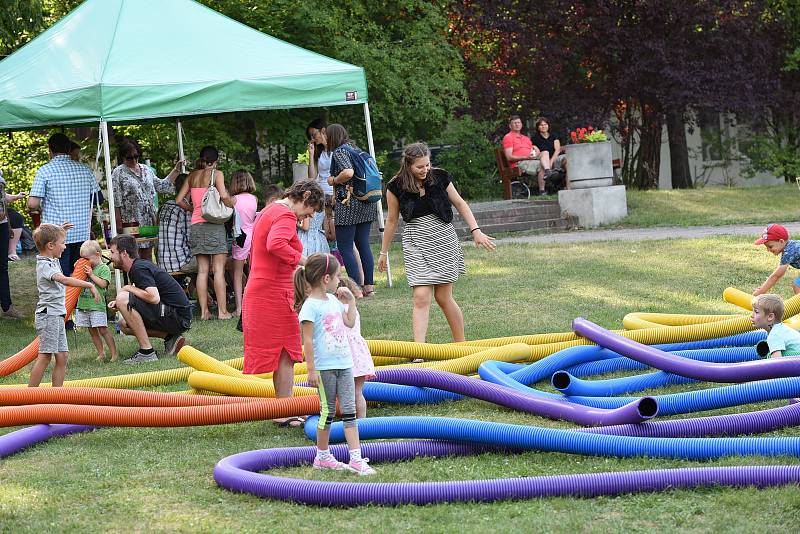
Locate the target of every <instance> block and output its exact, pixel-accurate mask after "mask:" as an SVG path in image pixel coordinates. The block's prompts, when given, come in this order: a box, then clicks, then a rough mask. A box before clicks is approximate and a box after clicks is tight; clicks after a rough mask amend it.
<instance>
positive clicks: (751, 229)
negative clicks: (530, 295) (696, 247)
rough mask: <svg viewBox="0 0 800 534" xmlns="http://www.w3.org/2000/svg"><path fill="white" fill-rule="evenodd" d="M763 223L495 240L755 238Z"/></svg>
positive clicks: (792, 229) (794, 231)
mask: <svg viewBox="0 0 800 534" xmlns="http://www.w3.org/2000/svg"><path fill="white" fill-rule="evenodd" d="M765 226H766V224H733V225H729V226H658V227H652V228H622V229H616V230H575V231H572V232H555V233H552V234H537V235H528V236H519V237H504V238H502V239H498V240H497V243H498V244H511V243H578V242H583V241H641V240H645V239H673V238H681V239H687V238H688V239H691V238H703V237H714V236H720V235H740V236H749V237H751V238H752V239H753V241H755V240H756V239H758V236H759V234H761V232H763V231H764V227H765ZM784 226H786V229H787V230H789V237H790V238H791V237H792V236H793V235H800V222H794V223H786V224H785V225H784Z"/></svg>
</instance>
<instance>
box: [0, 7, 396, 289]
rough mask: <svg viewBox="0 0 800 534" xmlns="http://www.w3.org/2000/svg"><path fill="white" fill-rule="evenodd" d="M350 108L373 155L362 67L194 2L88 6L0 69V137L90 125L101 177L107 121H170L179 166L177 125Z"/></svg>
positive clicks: (110, 199)
mask: <svg viewBox="0 0 800 534" xmlns="http://www.w3.org/2000/svg"><path fill="white" fill-rule="evenodd" d="M356 104H361V105H363V108H364V120H365V122H366V126H367V142H368V148H369V151H370V153H372V154H373V156H374V154H375V149H374V143H373V139H372V125H371V122H370V116H369V104H368V103H367V83H366V78H365V75H364V69H363V68H362V67H357V66H354V65H350V64H348V63H343V62H341V61H337V60H334V59H331V58H328V57H325V56H322V55H320V54H316V53H314V52H309V51H308V50H304V49H302V48H300V47H297V46H295V45H292V44H290V43H286V42H284V41H281V40H279V39H275V38H274V37H270V36H269V35H265V34H263V33H261V32H258V31H256V30H254V29H253V28H250V27H248V26H245V25H243V24H241V23H239V22H236V21H234V20H232V19H230V18H228V17H226V16H224V15H222V14H220V13H217V12H216V11H213V10H212V9H210V8H207V7H205V6H203V5H201V4H199V3H197V2H194V1H193V0H86V1H85V2H84V3H83V4H81V5H80V6H79V7H78V8H76V9H75V10H73V11H72V12H71V13H69V14H68V15H67V16H66V17H64V18H63V19H61V20H60V21H58V22H57V23H56V24H55V25H53V26H52V27H50V28H49V29H48V30H46V31H45V32H43V33H42V34H41V35H39V36H38V37H36V38H35V39H34V40H32V41H31V42H30V43H28V44H27V45H25V46H24V47H22V48H20V49H19V50H17V51H16V52H14V53H13V54H11V55H10V56H8V57H7V58H6V59H4V60H3V61H0V131H10V130H24V129H34V128H42V127H52V126H80V125H94V124H99V126H100V135H101V142H102V145H103V151H104V157H105V171H106V176H107V177H110V176H111V157H110V153H109V143H108V124H109V123H112V124H114V123H133V122H138V121H142V120H146V119H167V118H169V119H178V122H177V128H178V136H177V137H178V143H179V152H180V156H181V158H182V157H183V154H182V151H183V150H182V149H183V147H182V135H181V126H180V118H181V117H187V116H195V115H211V114H216V113H228V112H233V111H250V110H265V109H286V108H307V107H322V106H339V105H356ZM107 182H108V186H109V187H108V202H109V210H110V211H111V212H112V213H113V210H114V196H113V189H112V187H111V184H110V179H108V180H107ZM378 208H379V225H380V229H381V231H383V213H382V210H381V208H380V204H379V205H378ZM111 221H112V223H111V226H112V228H111V230H112V234H113V235H116V222H115V221H114V218H113V217H112V218H111ZM389 279H390V280H391V276H390V277H389Z"/></svg>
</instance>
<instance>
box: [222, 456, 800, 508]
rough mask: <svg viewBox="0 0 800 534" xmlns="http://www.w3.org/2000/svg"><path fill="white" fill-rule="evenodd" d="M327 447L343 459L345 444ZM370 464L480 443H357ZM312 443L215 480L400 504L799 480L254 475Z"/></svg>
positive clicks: (246, 459)
mask: <svg viewBox="0 0 800 534" xmlns="http://www.w3.org/2000/svg"><path fill="white" fill-rule="evenodd" d="M330 450H331V452H332V453H333V454H334V455H335V456H336V457H337V458H338V459H339V460H346V456H347V446H345V445H335V446H332V447H331V448H330ZM361 450H362V453H364V454H365V455H367V456H369V457H370V459H371V462H372V463H373V465H374V464H378V463H380V462H387V461H397V460H404V459H411V458H415V457H418V456H447V455H452V454H460V455H463V454H479V453H481V452H486V451H487V450H493V449H487V448H485V447H472V446H465V445H462V444H453V443H448V442H437V441H430V442H428V441H410V442H409V441H405V442H395V443H369V444H362V445H361ZM315 453H316V447H313V446H311V447H288V448H281V449H267V450H259V451H248V452H243V453H239V454H235V455H233V456H228V457H227V458H223V459H222V460H220V461H219V462H218V463H217V465H216V466H215V467H214V479H215V480H216V481H217V484H219V485H220V486H222V487H224V488H226V489H229V490H232V491H238V492H242V493H250V494H253V495H258V496H259V497H266V498H269V499H278V500H284V501H291V502H297V503H303V504H313V505H321V506H360V505H365V504H370V503H373V504H382V505H399V504H431V503H440V502H469V501H477V502H492V501H499V500H506V499H530V498H536V497H561V496H575V497H597V496H601V495H619V494H621V493H632V492H639V491H659V490H666V489H674V488H697V487H702V486H718V485H721V486H756V487H767V486H778V485H784V484H797V483H800V466H797V465H773V466H742V467H701V468H682V469H656V470H652V471H627V472H617V473H590V474H579V475H555V476H541V477H526V478H510V479H496V480H465V481H455V482H416V483H407V482H400V483H380V482H379V483H366V484H365V483H358V482H322V481H316V480H301V479H295V478H286V477H276V476H272V475H266V474H260V473H258V472H257V471H264V470H267V469H272V468H276V467H295V466H309V469H310V465H311V462H312V461H313V459H314V455H315Z"/></svg>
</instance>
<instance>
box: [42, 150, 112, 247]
mask: <svg viewBox="0 0 800 534" xmlns="http://www.w3.org/2000/svg"><path fill="white" fill-rule="evenodd" d="M98 191H100V187H99V186H98V185H97V180H95V179H94V174H92V171H91V170H89V167H87V166H86V165H83V164H82V163H78V162H77V161H72V160H71V159H69V156H66V155H64V154H59V155H57V156H54V157H53V159H51V160H50V161H49V162H48V163H45V164H44V165H42V167H41V168H40V169H39V170H38V171H36V176H35V177H34V178H33V186H31V192H30V196H32V197H38V198H41V199H42V222H43V223H50V224H57V225H59V226H60V225H61V223H63V222H66V221H69V222H71V223H72V224H74V225H75V226H74V228H72V229H71V230H69V231H68V232H67V241H66V242H67V243H80V242H83V241H86V240H87V239H89V226H90V224H91V220H92V198H93V194H94V193H96V192H98Z"/></svg>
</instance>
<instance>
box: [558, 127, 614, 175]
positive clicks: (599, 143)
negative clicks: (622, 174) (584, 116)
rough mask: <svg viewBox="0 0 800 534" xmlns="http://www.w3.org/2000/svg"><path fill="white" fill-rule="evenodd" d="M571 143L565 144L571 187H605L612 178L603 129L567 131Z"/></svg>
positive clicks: (606, 138) (608, 144)
mask: <svg viewBox="0 0 800 534" xmlns="http://www.w3.org/2000/svg"><path fill="white" fill-rule="evenodd" d="M570 140H571V141H572V143H571V144H569V145H567V146H566V147H565V151H566V154H567V172H568V173H569V184H570V188H571V189H585V188H588V187H605V186H609V185H611V184H612V183H613V181H614V169H613V167H612V161H611V160H612V156H611V143H610V142H609V141H608V137H607V136H606V134H605V132H603V130H595V129H594V128H593V127H592V126H587V127H586V128H576V129H575V130H573V131H572V132H570Z"/></svg>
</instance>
